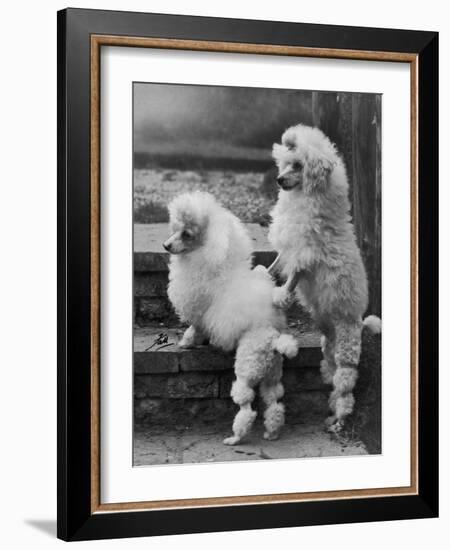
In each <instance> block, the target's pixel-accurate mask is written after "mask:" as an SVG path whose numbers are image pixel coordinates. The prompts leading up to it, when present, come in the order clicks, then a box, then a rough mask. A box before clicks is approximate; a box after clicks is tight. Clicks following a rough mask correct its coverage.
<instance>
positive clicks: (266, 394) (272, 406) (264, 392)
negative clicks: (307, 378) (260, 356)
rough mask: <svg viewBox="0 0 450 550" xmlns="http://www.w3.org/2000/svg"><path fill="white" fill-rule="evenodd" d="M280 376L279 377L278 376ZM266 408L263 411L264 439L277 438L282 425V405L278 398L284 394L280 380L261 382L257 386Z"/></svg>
mask: <svg viewBox="0 0 450 550" xmlns="http://www.w3.org/2000/svg"><path fill="white" fill-rule="evenodd" d="M280 378H281V377H280ZM259 392H260V395H261V398H262V400H263V401H264V404H265V405H266V409H265V411H264V427H265V428H266V431H265V432H264V439H269V440H274V439H278V437H279V435H280V431H281V428H282V427H283V426H284V405H283V403H280V402H279V400H280V399H281V398H282V397H283V395H284V388H283V385H282V384H281V382H280V380H275V381H272V380H271V381H270V382H268V381H265V380H263V381H262V382H261V385H260V387H259Z"/></svg>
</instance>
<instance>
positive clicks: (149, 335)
mask: <svg viewBox="0 0 450 550" xmlns="http://www.w3.org/2000/svg"><path fill="white" fill-rule="evenodd" d="M183 331H184V329H182V328H165V327H140V328H135V330H134V373H135V374H169V373H171V374H175V373H182V372H185V373H189V372H199V371H202V372H220V371H232V370H233V364H234V355H233V354H227V353H223V352H221V351H220V350H218V349H216V348H213V347H212V346H201V347H197V348H193V349H182V348H180V347H178V342H179V340H180V338H181V337H182V335H183ZM294 335H295V337H296V338H297V340H298V342H299V352H298V354H297V356H296V357H294V358H293V359H285V360H284V368H285V369H298V368H305V367H308V368H311V367H313V368H316V369H317V368H318V367H319V365H320V360H321V358H322V352H321V350H320V337H319V335H318V334H317V333H294ZM158 341H160V342H161V343H160V344H156V343H155V342H158ZM148 348H150V349H148Z"/></svg>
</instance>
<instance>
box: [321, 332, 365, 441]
mask: <svg viewBox="0 0 450 550" xmlns="http://www.w3.org/2000/svg"><path fill="white" fill-rule="evenodd" d="M361 329H362V325H361V323H360V322H354V323H346V322H340V323H338V324H337V325H336V347H335V362H336V372H335V373H334V376H333V391H332V392H331V394H330V399H329V405H330V409H331V410H332V411H333V413H334V414H333V415H332V416H330V417H329V418H328V419H327V421H326V424H327V425H328V428H329V430H330V431H331V432H334V433H338V432H339V431H340V430H341V429H342V428H343V426H344V422H345V418H346V417H347V416H348V415H349V414H351V413H352V412H353V406H354V404H355V398H354V397H353V388H354V387H355V384H356V380H357V378H358V364H359V358H360V355H361Z"/></svg>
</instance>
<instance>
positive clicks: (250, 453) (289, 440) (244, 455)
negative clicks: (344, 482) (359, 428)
mask: <svg viewBox="0 0 450 550" xmlns="http://www.w3.org/2000/svg"><path fill="white" fill-rule="evenodd" d="M262 432H263V428H262V426H261V423H260V422H259V421H258V422H256V424H255V426H254V427H253V429H252V432H251V434H250V435H249V436H248V438H247V440H246V441H245V442H243V443H241V444H240V445H236V446H234V447H229V446H227V445H224V444H223V438H224V437H225V436H227V435H231V426H230V425H228V424H226V425H225V424H224V425H214V426H210V427H208V426H195V425H194V426H186V427H185V428H184V429H178V430H176V429H170V428H166V429H164V428H163V427H162V426H158V427H156V426H155V427H147V428H146V427H144V426H140V427H138V428H137V429H135V432H134V460H133V465H134V466H147V465H151V464H192V463H199V462H203V463H205V462H228V461H244V460H270V459H283V458H318V457H327V456H333V457H344V456H349V455H350V456H351V455H367V454H368V453H367V449H366V448H365V446H364V444H363V443H361V441H358V440H350V439H347V438H344V437H336V436H334V435H330V434H329V433H327V432H326V431H325V430H324V426H323V418H309V419H305V421H304V422H302V423H301V424H294V425H286V426H284V428H283V432H282V434H281V436H280V439H279V440H278V441H266V440H265V439H263V437H262Z"/></svg>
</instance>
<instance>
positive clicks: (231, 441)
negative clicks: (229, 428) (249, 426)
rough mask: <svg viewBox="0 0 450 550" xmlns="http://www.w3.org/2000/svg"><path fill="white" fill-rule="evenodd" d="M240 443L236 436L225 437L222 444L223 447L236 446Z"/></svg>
mask: <svg viewBox="0 0 450 550" xmlns="http://www.w3.org/2000/svg"><path fill="white" fill-rule="evenodd" d="M240 441H241V438H240V437H238V436H237V435H232V436H231V437H226V438H225V439H224V440H223V443H224V445H237V444H238V443H240Z"/></svg>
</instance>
